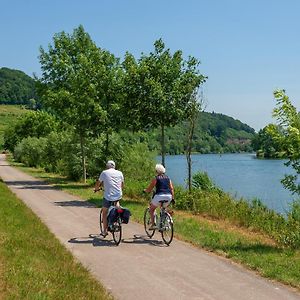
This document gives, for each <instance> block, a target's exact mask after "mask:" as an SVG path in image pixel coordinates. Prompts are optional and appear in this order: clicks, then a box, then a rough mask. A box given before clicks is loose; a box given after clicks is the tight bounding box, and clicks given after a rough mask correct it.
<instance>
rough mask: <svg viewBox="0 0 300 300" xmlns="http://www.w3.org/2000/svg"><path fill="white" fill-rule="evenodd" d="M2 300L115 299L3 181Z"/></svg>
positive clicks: (0, 219)
mask: <svg viewBox="0 0 300 300" xmlns="http://www.w3.org/2000/svg"><path fill="white" fill-rule="evenodd" d="M0 298H1V299H112V297H111V296H110V295H109V294H108V293H107V292H106V290H105V289H104V287H103V286H101V285H100V284H99V283H98V281H97V280H96V279H95V278H93V277H92V276H91V274H90V273H89V271H88V270H87V269H85V268H84V267H83V266H82V265H81V264H79V263H78V262H76V261H75V259H74V258H73V257H72V255H71V253H70V252H69V251H67V249H65V248H64V246H63V245H61V243H60V242H59V241H58V240H57V239H56V238H55V236H54V235H53V234H52V233H51V232H50V231H49V230H48V229H47V227H46V226H45V225H44V224H43V223H42V222H41V221H40V220H39V219H38V218H37V217H36V216H35V214H34V213H33V212H32V211H31V210H30V209H29V208H27V206H26V205H25V204H23V202H22V201H21V200H19V199H17V198H16V197H15V195H14V194H12V193H11V191H10V190H9V189H8V188H7V187H6V185H5V184H4V183H3V182H2V181H1V180H0Z"/></svg>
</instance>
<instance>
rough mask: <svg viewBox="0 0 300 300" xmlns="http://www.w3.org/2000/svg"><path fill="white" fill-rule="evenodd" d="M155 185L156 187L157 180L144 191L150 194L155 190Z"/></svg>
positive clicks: (153, 180)
mask: <svg viewBox="0 0 300 300" xmlns="http://www.w3.org/2000/svg"><path fill="white" fill-rule="evenodd" d="M155 185H156V178H154V179H152V181H151V182H150V184H149V186H148V187H147V188H146V189H144V191H145V192H146V193H150V192H151V191H152V190H153V189H154V187H155Z"/></svg>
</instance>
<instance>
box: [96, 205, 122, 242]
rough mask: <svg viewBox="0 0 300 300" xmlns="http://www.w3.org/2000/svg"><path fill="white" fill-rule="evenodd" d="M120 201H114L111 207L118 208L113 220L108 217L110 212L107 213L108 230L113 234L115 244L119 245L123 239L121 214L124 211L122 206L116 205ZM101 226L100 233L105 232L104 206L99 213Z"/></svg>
mask: <svg viewBox="0 0 300 300" xmlns="http://www.w3.org/2000/svg"><path fill="white" fill-rule="evenodd" d="M117 202H118V201H115V202H113V203H112V207H111V208H110V209H116V217H115V218H114V220H113V222H111V223H110V222H109V220H108V217H109V214H107V224H108V228H107V231H108V232H110V233H111V234H112V236H113V240H114V242H115V244H116V245H117V246H118V245H119V244H120V242H121V240H122V218H121V214H122V213H123V209H122V208H120V207H116V204H117ZM99 227H100V233H101V234H103V233H104V228H103V214H102V208H101V209H100V214H99Z"/></svg>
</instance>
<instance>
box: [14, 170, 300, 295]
mask: <svg viewBox="0 0 300 300" xmlns="http://www.w3.org/2000/svg"><path fill="white" fill-rule="evenodd" d="M16 165H18V167H19V168H21V169H22V170H23V171H26V172H27V173H29V174H31V175H33V176H35V177H39V178H42V179H44V180H46V181H48V182H49V183H52V184H54V185H55V186H57V187H58V188H60V189H62V190H64V191H66V192H69V193H71V194H74V195H78V196H80V197H81V198H83V199H86V200H87V201H90V202H93V203H94V204H95V205H97V206H100V205H101V198H102V195H101V194H94V193H93V192H92V188H93V182H89V183H87V184H83V183H76V182H71V181H68V180H67V179H66V178H63V177H61V176H58V175H54V174H48V173H45V172H44V171H43V170H41V169H32V168H24V167H21V166H20V165H19V164H16ZM122 205H123V206H125V207H127V208H129V209H130V211H131V212H132V218H131V220H134V221H136V222H139V223H141V224H142V222H143V213H144V210H145V208H146V206H147V201H146V200H145V199H141V198H138V197H137V199H132V198H130V199H129V198H126V197H124V200H123V202H122ZM174 224H175V225H174V226H175V235H176V237H177V238H179V239H181V240H184V241H186V242H189V243H191V244H193V245H195V246H196V247H199V248H204V249H206V250H208V251H211V252H214V253H216V254H217V255H221V256H223V257H227V258H229V259H231V260H233V261H235V262H237V263H240V264H242V265H244V266H245V267H247V268H249V269H251V270H255V271H257V272H258V273H260V274H261V275H262V276H265V277H268V278H270V279H273V280H277V281H280V282H282V283H285V284H288V285H291V286H293V287H296V288H297V289H299V290H300V251H299V250H293V249H289V248H284V247H282V246H279V245H278V244H277V243H276V242H275V241H274V240H272V239H271V238H270V237H268V236H267V235H263V234H262V233H258V232H257V231H252V230H251V229H249V228H243V227H239V226H237V225H236V224H233V223H230V222H229V221H224V220H218V219H215V218H214V219H212V218H208V217H205V216H203V215H201V214H199V215H194V214H192V213H189V212H186V211H175V214H174ZM125 230H126V229H125ZM171 247H172V245H171Z"/></svg>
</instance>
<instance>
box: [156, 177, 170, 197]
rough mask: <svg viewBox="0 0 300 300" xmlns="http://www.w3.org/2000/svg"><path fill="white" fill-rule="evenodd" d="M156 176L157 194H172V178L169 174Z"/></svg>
mask: <svg viewBox="0 0 300 300" xmlns="http://www.w3.org/2000/svg"><path fill="white" fill-rule="evenodd" d="M155 178H156V186H155V187H156V189H155V194H171V189H170V178H169V177H168V176H167V175H158V176H155Z"/></svg>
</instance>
